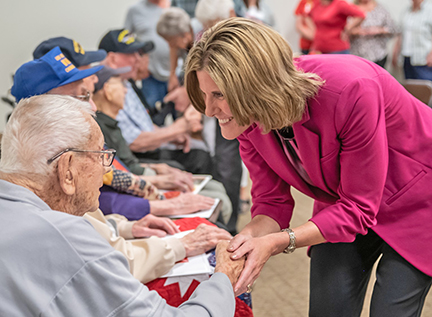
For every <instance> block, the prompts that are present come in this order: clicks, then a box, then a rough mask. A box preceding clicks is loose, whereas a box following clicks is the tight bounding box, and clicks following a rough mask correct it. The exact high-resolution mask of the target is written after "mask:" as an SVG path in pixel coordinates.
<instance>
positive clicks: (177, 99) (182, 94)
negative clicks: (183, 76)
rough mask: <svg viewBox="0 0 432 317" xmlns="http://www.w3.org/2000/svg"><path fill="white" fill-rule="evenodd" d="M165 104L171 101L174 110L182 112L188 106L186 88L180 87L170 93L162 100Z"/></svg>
mask: <svg viewBox="0 0 432 317" xmlns="http://www.w3.org/2000/svg"><path fill="white" fill-rule="evenodd" d="M164 101H165V102H168V101H172V102H174V104H175V109H176V110H177V111H180V112H184V111H185V110H186V108H187V107H189V105H190V100H189V96H188V94H187V91H186V87H184V86H180V87H177V88H175V89H174V90H172V91H170V92H169V93H168V94H167V95H166V96H165V98H164Z"/></svg>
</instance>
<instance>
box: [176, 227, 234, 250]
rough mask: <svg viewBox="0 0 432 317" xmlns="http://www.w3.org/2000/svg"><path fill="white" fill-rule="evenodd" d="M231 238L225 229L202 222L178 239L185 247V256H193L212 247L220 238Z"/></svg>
mask: <svg viewBox="0 0 432 317" xmlns="http://www.w3.org/2000/svg"><path fill="white" fill-rule="evenodd" d="M231 238H232V236H231V235H230V234H229V233H228V232H227V231H225V230H223V229H220V228H218V227H214V226H208V225H206V224H203V223H202V224H200V225H199V226H198V227H197V228H196V229H195V231H194V232H191V233H189V234H188V235H186V236H184V237H183V238H181V239H180V241H181V242H182V243H183V245H184V247H185V250H186V256H195V255H199V254H202V253H204V252H207V251H209V250H211V249H214V248H215V247H216V245H217V243H218V242H219V241H220V240H225V239H231Z"/></svg>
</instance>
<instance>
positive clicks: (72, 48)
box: [33, 37, 107, 67]
mask: <svg viewBox="0 0 432 317" xmlns="http://www.w3.org/2000/svg"><path fill="white" fill-rule="evenodd" d="M56 46H58V47H60V50H61V51H62V53H63V54H64V55H65V56H66V58H67V59H68V60H70V61H71V62H72V64H74V65H75V66H76V67H81V66H87V65H90V64H91V63H95V62H100V61H103V60H104V59H105V57H106V55H107V53H106V51H105V50H97V51H89V52H86V51H84V49H83V48H82V46H81V45H80V44H79V43H78V42H76V41H74V40H72V39H68V38H66V37H53V38H51V39H49V40H46V41H43V42H42V43H40V44H39V45H38V47H36V49H35V50H34V52H33V58H34V59H38V58H41V57H42V56H44V55H45V54H46V53H48V52H49V51H51V50H52V49H53V48H54V47H56Z"/></svg>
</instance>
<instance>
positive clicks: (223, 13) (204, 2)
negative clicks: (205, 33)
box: [195, 0, 234, 26]
mask: <svg viewBox="0 0 432 317" xmlns="http://www.w3.org/2000/svg"><path fill="white" fill-rule="evenodd" d="M231 10H234V1H233V0H218V1H215V0H199V1H198V3H197V5H196V7H195V17H196V18H197V19H198V21H200V22H201V24H202V25H204V26H206V25H208V24H209V23H210V22H213V21H221V20H225V19H228V18H229V17H230V11H231Z"/></svg>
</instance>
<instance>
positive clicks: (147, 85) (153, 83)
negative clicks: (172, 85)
mask: <svg viewBox="0 0 432 317" xmlns="http://www.w3.org/2000/svg"><path fill="white" fill-rule="evenodd" d="M142 92H143V94H144V96H145V98H146V100H147V102H148V104H149V105H150V107H153V108H154V106H155V104H156V102H157V101H160V102H162V100H163V98H164V97H165V95H166V94H167V93H168V82H166V81H160V80H157V79H155V78H154V77H153V76H152V75H150V76H149V77H148V78H146V79H143V80H142Z"/></svg>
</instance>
